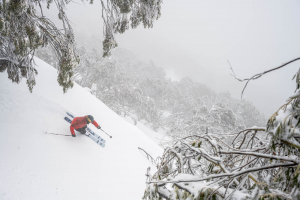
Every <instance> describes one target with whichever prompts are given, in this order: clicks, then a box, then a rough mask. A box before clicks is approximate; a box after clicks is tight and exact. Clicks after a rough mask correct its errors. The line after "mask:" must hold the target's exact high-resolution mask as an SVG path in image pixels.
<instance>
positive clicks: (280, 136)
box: [144, 58, 300, 200]
mask: <svg viewBox="0 0 300 200" xmlns="http://www.w3.org/2000/svg"><path fill="white" fill-rule="evenodd" d="M298 59H300V58H298ZM298 59H295V60H298ZM295 60H293V61H290V62H288V63H285V64H283V65H281V66H280V67H277V68H274V69H272V70H269V71H267V72H263V73H261V74H258V75H255V76H253V77H252V78H250V79H244V80H245V81H247V83H248V82H249V81H250V80H254V79H257V78H259V77H261V76H262V75H263V74H265V73H268V72H271V71H273V70H275V69H279V68H281V67H283V66H286V65H287V64H289V63H291V62H294V61H295ZM299 75H300V70H299V71H298V72H297V73H296V75H295V78H296V84H297V88H296V92H295V94H294V95H292V96H291V97H290V98H289V99H288V101H287V103H286V104H284V105H283V106H282V107H280V108H279V110H278V111H276V112H275V113H274V115H272V116H271V117H270V119H269V121H268V123H267V125H266V128H264V127H252V128H247V129H244V130H242V131H237V132H235V133H222V132H214V133H211V132H209V131H207V132H206V133H200V134H195V135H190V136H187V137H184V138H181V139H179V140H177V142H176V143H175V144H174V145H173V146H172V147H168V148H166V149H165V152H164V154H163V156H162V157H161V158H160V162H158V163H157V172H156V173H155V174H153V175H151V174H150V173H149V170H148V172H147V187H146V191H145V195H144V199H145V200H163V199H168V200H173V199H174V200H175V199H182V200H198V199H203V200H208V199H226V200H228V199H239V200H241V199H253V200H260V199H268V200H277V199H286V200H287V199H289V200H299V199H300V129H299V128H300V120H299V116H300V115H299V113H300V90H299V87H300V76H299ZM239 80H241V81H243V80H242V79H239Z"/></svg>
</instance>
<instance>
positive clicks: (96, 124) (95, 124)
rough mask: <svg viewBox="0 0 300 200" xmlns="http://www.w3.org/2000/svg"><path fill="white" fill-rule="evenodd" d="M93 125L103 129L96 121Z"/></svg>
mask: <svg viewBox="0 0 300 200" xmlns="http://www.w3.org/2000/svg"><path fill="white" fill-rule="evenodd" d="M92 124H93V125H94V126H95V127H97V128H98V129H100V128H101V127H100V126H99V125H98V123H97V122H96V120H94V121H93V122H92Z"/></svg>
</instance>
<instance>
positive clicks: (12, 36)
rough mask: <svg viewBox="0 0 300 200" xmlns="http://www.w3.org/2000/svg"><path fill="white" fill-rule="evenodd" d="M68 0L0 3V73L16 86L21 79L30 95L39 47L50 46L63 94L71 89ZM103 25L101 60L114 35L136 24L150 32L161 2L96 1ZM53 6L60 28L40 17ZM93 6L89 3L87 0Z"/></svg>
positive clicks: (73, 56)
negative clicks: (45, 6) (24, 81)
mask: <svg viewBox="0 0 300 200" xmlns="http://www.w3.org/2000/svg"><path fill="white" fill-rule="evenodd" d="M70 2H71V1H70V0H54V1H53V0H7V1H6V0H3V1H1V2H0V46H1V48H0V72H4V71H5V70H7V73H8V78H9V79H11V80H12V81H13V82H16V83H19V82H20V80H21V79H22V77H25V78H26V79H27V84H28V87H29V89H30V91H32V88H33V86H34V85H35V84H36V82H35V75H36V74H37V69H36V66H35V65H34V62H33V57H34V55H35V51H36V49H37V48H39V47H45V46H47V45H50V47H51V48H52V50H54V55H55V57H56V59H57V60H58V68H57V69H58V79H57V80H58V82H59V84H60V85H61V86H62V87H63V90H64V92H66V91H67V90H68V89H69V88H71V87H73V75H74V71H73V70H74V67H75V66H76V63H78V62H79V59H78V56H77V52H76V48H75V39H74V34H73V30H72V27H71V25H70V23H69V20H68V18H67V16H66V13H65V9H66V4H68V3H70ZM100 2H101V5H102V19H103V21H104V27H103V32H104V34H103V35H104V40H103V42H102V43H103V56H104V57H106V56H109V55H110V54H111V53H110V51H111V49H112V48H114V47H116V46H117V42H116V41H115V39H114V34H116V33H124V32H125V31H126V30H127V29H129V24H130V23H131V24H130V25H131V27H132V28H136V27H137V26H138V25H139V24H140V23H142V24H143V25H144V27H145V28H152V27H153V23H154V20H156V19H158V18H159V17H160V15H161V4H162V0H147V1H145V0H137V1H133V0H108V1H103V0H100ZM53 3H54V4H55V5H56V8H57V10H58V12H59V14H58V18H59V19H60V20H61V22H62V27H57V25H56V24H54V23H53V22H52V21H51V20H49V19H47V17H46V16H44V14H43V9H42V5H43V4H47V8H48V9H49V7H50V5H52V4H53ZM90 3H93V0H90Z"/></svg>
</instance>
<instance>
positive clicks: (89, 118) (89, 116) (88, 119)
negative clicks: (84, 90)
mask: <svg viewBox="0 0 300 200" xmlns="http://www.w3.org/2000/svg"><path fill="white" fill-rule="evenodd" d="M86 119H87V121H88V122H90V123H93V121H94V117H93V116H92V115H87V116H86Z"/></svg>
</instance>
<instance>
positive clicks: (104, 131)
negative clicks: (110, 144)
mask: <svg viewBox="0 0 300 200" xmlns="http://www.w3.org/2000/svg"><path fill="white" fill-rule="evenodd" d="M100 130H101V131H103V132H104V133H106V132H105V131H104V130H103V129H102V128H100ZM106 135H108V136H109V137H110V138H112V136H111V135H109V134H108V133H106Z"/></svg>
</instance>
